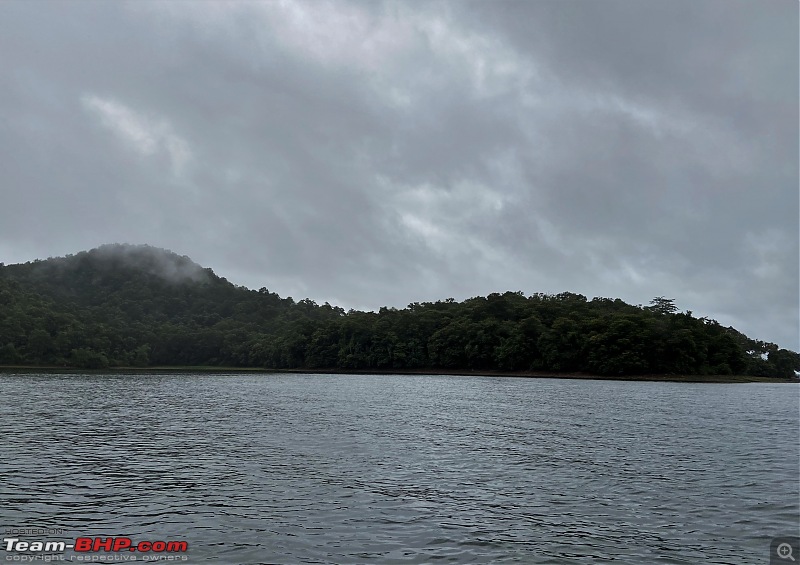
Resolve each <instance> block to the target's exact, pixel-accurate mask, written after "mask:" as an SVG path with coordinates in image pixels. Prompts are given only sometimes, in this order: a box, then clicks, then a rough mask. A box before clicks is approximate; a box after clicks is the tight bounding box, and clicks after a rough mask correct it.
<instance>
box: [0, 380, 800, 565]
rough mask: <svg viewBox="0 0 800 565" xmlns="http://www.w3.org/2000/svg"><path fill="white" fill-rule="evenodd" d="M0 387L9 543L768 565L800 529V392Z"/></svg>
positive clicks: (280, 556) (14, 383)
mask: <svg viewBox="0 0 800 565" xmlns="http://www.w3.org/2000/svg"><path fill="white" fill-rule="evenodd" d="M0 393H1V394H2V398H3V401H2V403H1V404H0V429H2V430H3V444H2V445H3V452H2V458H0V527H3V528H11V527H14V528H18V527H53V528H64V530H65V532H66V533H65V535H64V536H61V537H60V538H59V536H50V537H51V538H53V537H55V538H57V539H67V540H68V539H70V538H74V537H77V536H81V535H89V536H93V535H103V536H110V535H113V536H122V535H128V536H130V537H132V538H134V540H135V541H138V540H187V541H188V542H189V548H190V549H189V553H188V554H187V555H188V557H189V562H191V563H198V562H204V561H218V562H223V563H437V562H452V563H515V562H519V563H542V564H545V563H588V562H592V563H605V562H608V563H612V562H613V563H615V564H628V563H629V564H632V565H634V564H635V565H639V564H643V563H664V564H666V563H675V564H678V563H684V564H697V563H700V562H708V563H732V564H755V563H769V543H770V539H771V538H773V537H775V536H779V535H797V533H798V524H800V517H799V516H800V509H799V508H798V506H799V505H798V502H799V501H800V493H799V489H800V487H799V486H798V484H799V481H800V468H799V465H800V441H799V438H800V423H799V422H798V419H799V418H800V416H799V412H800V411H799V407H800V404H799V401H798V387H796V386H793V385H781V384H725V385H722V384H691V383H652V382H611V381H592V380H556V379H518V378H497V377H494V378H488V377H487V378H485V377H453V376H386V375H381V376H377V375H376V376H371V375H359V376H341V375H339V376H334V375H274V374H272V375H267V374H252V373H246V374H188V373H183V374H124V375H123V374H113V375H104V374H32V373H27V374H22V373H21V374H12V373H5V374H0ZM0 553H3V552H2V551H0Z"/></svg>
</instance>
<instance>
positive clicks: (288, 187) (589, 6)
mask: <svg viewBox="0 0 800 565" xmlns="http://www.w3.org/2000/svg"><path fill="white" fill-rule="evenodd" d="M0 15H2V17H0V52H2V53H3V54H4V55H5V57H4V60H3V63H2V64H3V71H4V72H3V73H2V74H0V168H2V170H3V172H4V184H3V189H2V203H3V206H2V207H0V254H1V255H2V256H1V257H0V260H3V261H5V262H13V261H20V260H23V261H24V260H28V259H32V258H35V257H46V256H50V255H59V254H64V253H70V252H75V251H78V250H81V249H86V248H91V247H95V246H97V245H100V244H103V243H108V242H130V243H148V244H151V245H155V246H162V247H167V248H170V249H172V250H174V251H176V252H178V253H179V254H186V255H188V256H190V257H191V258H192V259H194V260H195V261H197V262H199V263H200V264H202V265H203V266H210V267H212V268H214V269H215V270H216V271H217V272H219V273H220V274H222V275H224V276H226V277H228V278H229V279H230V280H231V281H233V282H235V283H238V284H245V285H247V286H250V287H255V288H258V287H260V286H267V287H269V288H270V289H271V290H273V291H276V292H278V293H280V294H283V295H293V296H294V297H295V298H301V297H306V296H308V297H310V298H313V299H315V300H317V301H318V302H322V301H325V300H329V301H331V302H332V303H338V304H341V305H344V306H345V307H351V306H352V307H360V308H377V307H378V306H381V305H395V306H404V305H405V304H407V303H409V302H411V301H417V300H435V299H439V298H445V297H448V296H453V297H456V298H464V297H467V296H472V295H476V294H485V293H488V292H493V291H503V290H507V289H511V290H523V291H525V292H538V291H545V292H560V291H563V290H572V291H576V292H582V293H584V294H587V295H589V296H595V295H601V296H610V297H621V298H623V299H625V300H627V301H630V302H633V303H640V302H641V303H646V302H647V301H648V300H649V299H650V298H652V297H653V296H656V295H667V296H671V297H675V298H676V299H677V302H678V305H679V306H681V307H682V308H689V309H692V310H693V311H694V312H695V313H696V314H697V315H707V316H711V317H715V318H717V319H719V320H720V322H722V323H723V324H734V325H735V326H736V327H738V328H739V329H741V330H743V331H745V332H746V333H748V334H750V335H752V336H754V337H760V338H762V339H767V340H772V341H776V342H778V343H780V344H781V345H783V346H786V347H790V348H794V349H796V348H797V347H798V325H797V311H798V254H799V253H800V250H799V249H798V196H797V182H798V172H797V160H798V157H797V156H798V141H797V137H798V136H797V122H798V114H797V99H798V92H797V83H798V81H797V67H798V63H797V58H798V55H797V52H798V50H797V5H796V4H794V3H773V4H768V5H764V4H756V3H752V2H729V1H725V2H722V1H717V0H701V1H699V2H698V1H692V2H689V1H678V2H654V1H645V2H634V1H624V2H620V1H607V2H583V1H576V2H503V3H497V2H450V3H415V4H414V5H413V6H410V5H408V4H404V3H350V2H314V3H292V2H264V3H249V2H241V3H222V2H220V3H214V2H202V3H200V2H189V3H181V2H165V3H146V2H134V3H128V4H120V3H78V2H74V3H63V2H51V3H27V2H6V3H4V4H2V6H0Z"/></svg>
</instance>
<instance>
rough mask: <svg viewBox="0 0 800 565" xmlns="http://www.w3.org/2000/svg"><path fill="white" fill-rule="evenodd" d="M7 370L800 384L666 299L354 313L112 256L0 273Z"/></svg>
mask: <svg viewBox="0 0 800 565" xmlns="http://www.w3.org/2000/svg"><path fill="white" fill-rule="evenodd" d="M0 364H6V365H8V364H30V365H58V366H73V367H87V368H103V367H108V366H148V365H159V366H162V365H223V366H241V367H265V368H272V369H297V368H305V369H344V370H371V369H373V370H400V371H402V370H476V371H552V372H586V373H593V374H598V375H613V376H618V375H631V374H683V375H703V374H722V375H725V374H749V375H754V376H771V377H782V378H793V377H794V375H795V373H794V371H795V370H800V355H798V354H797V353H795V352H791V351H787V350H785V349H779V348H778V347H777V346H775V345H774V344H770V343H764V342H761V341H756V340H752V339H749V338H748V337H747V336H745V335H743V334H741V333H739V332H738V331H736V330H734V329H733V328H725V327H722V326H721V325H719V324H718V323H717V322H716V321H714V320H709V319H705V318H696V317H693V316H692V314H691V312H684V313H681V312H678V310H677V308H676V307H675V305H674V303H673V301H672V300H669V299H665V298H660V297H659V298H656V299H654V300H653V301H652V302H651V304H650V305H649V306H646V307H641V306H632V305H629V304H626V303H624V302H622V301H621V300H619V299H616V300H613V299H609V298H595V299H593V300H591V301H589V300H587V299H586V297H584V296H581V295H578V294H572V293H567V292H565V293H562V294H558V295H545V294H534V295H531V296H525V295H524V294H522V293H521V292H506V293H504V294H490V295H489V296H487V297H476V298H470V299H468V300H465V301H463V302H456V301H454V300H452V299H448V300H444V301H439V302H424V303H413V304H410V305H409V306H408V307H406V308H404V309H402V310H398V309H394V308H381V310H380V311H379V312H358V311H353V310H351V311H349V312H345V311H344V310H343V309H342V308H338V307H333V306H331V305H329V304H327V303H326V304H324V305H318V304H316V303H315V302H313V301H312V300H308V299H306V300H301V301H299V302H295V301H294V300H293V299H292V298H281V297H280V296H278V295H277V294H275V293H272V292H269V291H268V290H267V289H265V288H262V289H260V290H257V291H256V290H249V289H247V288H244V287H240V286H236V285H233V284H231V283H230V282H228V281H227V280H225V279H224V278H221V277H218V276H217V275H215V274H214V272H213V271H212V270H211V269H203V268H202V267H200V266H199V265H197V264H195V263H194V262H192V261H191V260H190V259H189V258H188V257H181V256H178V255H176V254H174V253H171V252H169V251H165V250H162V249H157V248H153V247H149V246H130V245H106V246H102V247H100V248H98V249H93V250H92V251H88V252H82V253H78V254H77V255H70V256H67V257H63V258H56V259H47V260H46V261H34V262H31V263H25V264H20V265H5V266H3V265H2V264H0Z"/></svg>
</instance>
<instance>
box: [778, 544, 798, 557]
mask: <svg viewBox="0 0 800 565" xmlns="http://www.w3.org/2000/svg"><path fill="white" fill-rule="evenodd" d="M777 553H778V557H780V558H781V559H791V560H792V561H794V560H795V559H794V557H793V556H792V546H791V545H789V544H788V543H782V544H780V545H779V546H778V549H777Z"/></svg>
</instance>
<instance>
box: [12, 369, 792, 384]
mask: <svg viewBox="0 0 800 565" xmlns="http://www.w3.org/2000/svg"><path fill="white" fill-rule="evenodd" d="M6 371H52V372H55V373H74V372H90V373H99V372H108V373H162V372H176V373H180V372H203V373H215V372H220V373H269V374H280V373H294V374H329V375H450V376H468V377H515V378H537V379H585V380H601V381H644V382H647V381H652V382H685V383H721V384H726V383H727V384H731V383H783V384H800V379H779V378H774V377H753V376H750V375H620V376H606V375H592V374H589V373H555V372H548V371H515V372H503V371H447V370H440V369H430V370H406V371H402V370H397V369H393V370H388V371H387V370H374V369H370V370H343V369H282V370H277V369H264V368H259V367H217V366H207V365H201V366H158V367H109V368H107V369H81V368H78V367H58V366H47V365H36V366H33V365H0V372H6Z"/></svg>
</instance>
